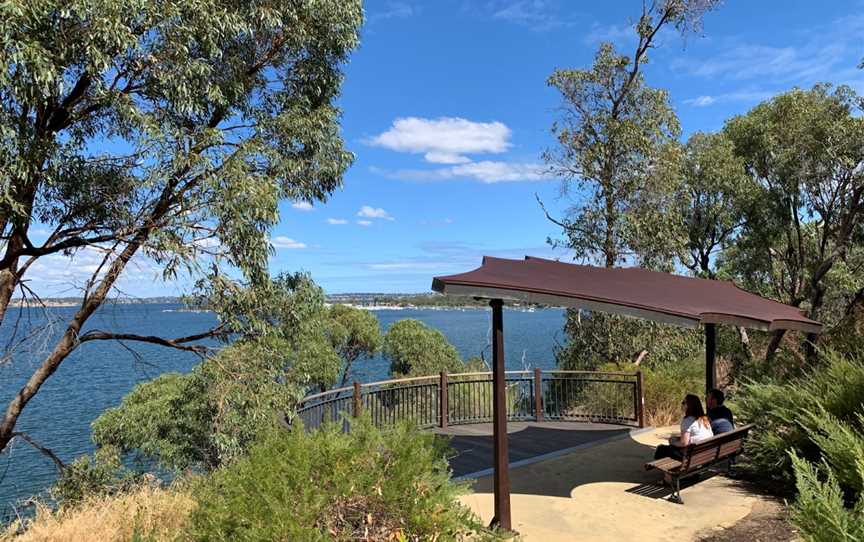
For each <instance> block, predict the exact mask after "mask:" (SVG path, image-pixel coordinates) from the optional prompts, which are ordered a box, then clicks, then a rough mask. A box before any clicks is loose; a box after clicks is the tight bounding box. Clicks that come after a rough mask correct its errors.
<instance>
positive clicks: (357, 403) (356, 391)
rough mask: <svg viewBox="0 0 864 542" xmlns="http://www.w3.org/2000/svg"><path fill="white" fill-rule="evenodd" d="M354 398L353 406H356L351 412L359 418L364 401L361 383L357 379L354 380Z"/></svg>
mask: <svg viewBox="0 0 864 542" xmlns="http://www.w3.org/2000/svg"><path fill="white" fill-rule="evenodd" d="M353 399H354V401H353V407H354V408H353V409H352V412H351V413H352V415H353V416H354V417H355V418H359V417H360V410H361V409H362V405H363V403H362V402H361V400H360V383H359V382H357V381H355V382H354V397H353Z"/></svg>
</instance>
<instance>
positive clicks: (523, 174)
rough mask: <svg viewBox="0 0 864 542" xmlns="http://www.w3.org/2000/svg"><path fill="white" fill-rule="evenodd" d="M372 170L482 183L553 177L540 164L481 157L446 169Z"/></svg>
mask: <svg viewBox="0 0 864 542" xmlns="http://www.w3.org/2000/svg"><path fill="white" fill-rule="evenodd" d="M373 171H375V172H379V173H382V174H384V175H385V176H387V177H390V178H394V179H402V180H408V181H446V180H451V179H469V180H474V181H479V182H481V183H485V184H494V183H508V182H525V181H547V180H552V179H553V177H551V176H549V175H548V174H547V173H546V168H545V167H544V166H543V165H541V164H535V163H518V162H496V161H491V160H484V161H481V162H469V163H467V164H459V165H456V166H452V167H447V168H439V169H402V170H398V171H392V172H390V171H384V170H380V169H373Z"/></svg>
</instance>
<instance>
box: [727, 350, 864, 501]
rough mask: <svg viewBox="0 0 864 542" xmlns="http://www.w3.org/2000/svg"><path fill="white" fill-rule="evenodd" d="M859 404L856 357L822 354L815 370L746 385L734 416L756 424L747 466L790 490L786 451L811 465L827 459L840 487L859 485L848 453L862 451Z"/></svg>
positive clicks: (862, 376)
mask: <svg viewBox="0 0 864 542" xmlns="http://www.w3.org/2000/svg"><path fill="white" fill-rule="evenodd" d="M862 401H864V357H862V356H861V355H852V356H843V355H841V354H839V353H836V352H827V353H825V354H823V356H822V363H821V364H820V365H819V366H817V367H815V368H813V369H811V370H809V371H807V372H806V373H805V374H804V375H802V376H801V377H798V378H795V379H792V380H790V381H788V382H776V381H768V382H764V383H760V382H753V381H750V382H748V383H746V384H745V385H744V386H743V387H742V389H741V390H740V393H739V394H738V397H737V398H736V407H737V410H738V416H739V418H740V419H741V420H744V421H747V422H753V423H756V424H757V430H756V431H754V432H753V433H751V436H750V438H749V440H748V443H747V457H746V458H747V461H746V466H747V467H748V468H749V469H750V470H752V471H753V472H754V473H755V474H757V475H760V476H765V477H767V478H769V479H770V480H772V481H774V482H775V483H779V484H781V485H782V486H783V487H785V488H786V489H791V487H792V485H793V483H794V481H795V479H794V472H795V471H794V469H793V464H792V458H791V457H792V456H790V454H789V451H792V452H794V453H795V454H796V455H797V456H798V457H800V458H801V459H802V460H807V461H810V462H813V463H818V462H820V461H822V459H823V457H827V460H828V461H829V462H833V464H832V467H834V468H835V472H836V473H837V476H838V477H839V480H840V483H842V484H845V485H846V486H847V488H849V489H852V488H853V486H855V485H858V484H860V479H861V476H859V475H858V474H854V473H855V472H856V469H858V468H859V467H856V466H855V465H854V462H853V459H852V457H853V456H854V453H852V452H853V451H854V450H855V449H856V446H857V447H858V448H857V449H859V450H860V449H861V447H862V446H864V443H862V442H861V441H860V438H861V437H860V435H859V433H860V431H861V430H862V427H864V422H862V419H861V416H862V415H864V403H862ZM862 468H864V467H862ZM861 472H864V470H862V471H861ZM856 479H857V480H859V481H858V482H856V481H855V480H856ZM858 490H860V485H858Z"/></svg>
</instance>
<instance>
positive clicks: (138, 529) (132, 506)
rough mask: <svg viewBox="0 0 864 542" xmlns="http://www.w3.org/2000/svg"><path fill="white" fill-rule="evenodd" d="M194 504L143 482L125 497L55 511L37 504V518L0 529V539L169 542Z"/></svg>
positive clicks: (21, 541) (6, 541)
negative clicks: (3, 529)
mask: <svg viewBox="0 0 864 542" xmlns="http://www.w3.org/2000/svg"><path fill="white" fill-rule="evenodd" d="M194 506H195V501H194V500H193V499H192V497H191V496H190V495H189V494H188V493H186V492H184V491H180V490H177V489H170V488H169V489H163V488H156V487H150V486H143V487H140V488H138V489H136V490H133V491H130V492H128V493H123V494H121V495H114V496H110V497H99V498H93V499H88V500H86V501H84V502H83V503H81V504H80V505H78V506H75V507H73V508H70V509H67V510H62V511H60V512H55V511H52V510H50V509H49V508H48V507H46V506H39V507H38V508H37V511H36V516H35V517H34V518H33V519H30V520H26V521H25V522H24V524H23V533H21V534H17V533H18V531H19V530H21V529H22V525H21V524H20V523H18V522H16V523H14V524H12V525H10V526H9V527H8V528H7V529H6V531H5V532H2V533H0V542H13V541H14V542H37V541H38V542H92V541H94V540H99V541H104V542H129V541H132V540H134V539H135V537H136V535H137V536H138V537H139V538H138V539H139V540H147V541H148V542H168V541H174V540H176V539H177V536H178V533H180V532H181V531H182V530H183V528H184V527H185V526H186V522H187V520H188V518H189V513H190V512H191V511H192V509H193V507H194Z"/></svg>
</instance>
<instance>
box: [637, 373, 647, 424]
mask: <svg viewBox="0 0 864 542" xmlns="http://www.w3.org/2000/svg"><path fill="white" fill-rule="evenodd" d="M642 390H643V388H642V371H636V416H637V418H638V420H639V427H645V395H644V394H643V392H642Z"/></svg>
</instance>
